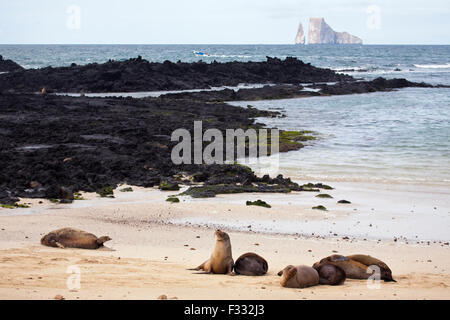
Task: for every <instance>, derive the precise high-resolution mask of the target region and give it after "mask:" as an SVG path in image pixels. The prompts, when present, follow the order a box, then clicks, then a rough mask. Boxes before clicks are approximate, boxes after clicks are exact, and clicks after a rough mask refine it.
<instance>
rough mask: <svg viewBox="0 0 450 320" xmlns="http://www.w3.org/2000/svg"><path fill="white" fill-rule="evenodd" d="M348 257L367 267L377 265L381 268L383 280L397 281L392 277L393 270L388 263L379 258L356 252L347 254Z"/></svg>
mask: <svg viewBox="0 0 450 320" xmlns="http://www.w3.org/2000/svg"><path fill="white" fill-rule="evenodd" d="M347 258H349V259H351V260H353V261H357V262H359V263H362V264H364V265H365V266H367V267H369V266H374V265H375V266H377V267H379V268H380V272H381V275H380V276H381V278H380V279H381V280H384V281H385V282H391V281H392V282H397V281H395V280H394V279H393V278H392V271H391V269H390V268H389V267H388V266H387V264H386V263H384V262H383V261H381V260H379V259H377V258H374V257H371V256H369V255H365V254H355V255H351V256H347Z"/></svg>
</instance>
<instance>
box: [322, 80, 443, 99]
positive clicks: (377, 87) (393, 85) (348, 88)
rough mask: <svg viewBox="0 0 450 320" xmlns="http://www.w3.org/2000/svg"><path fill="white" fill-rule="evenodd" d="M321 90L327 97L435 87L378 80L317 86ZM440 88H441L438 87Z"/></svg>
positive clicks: (399, 81) (400, 81) (407, 82)
mask: <svg viewBox="0 0 450 320" xmlns="http://www.w3.org/2000/svg"><path fill="white" fill-rule="evenodd" d="M315 87H316V88H320V89H321V90H320V93H321V94H325V95H343V94H353V93H369V92H377V91H390V90H393V89H401V88H407V87H420V88H432V87H433V86H432V85H430V84H427V83H423V82H421V83H418V82H411V81H408V80H406V79H389V80H388V79H385V78H381V77H380V78H376V79H374V80H372V81H351V82H348V81H345V82H339V83H336V84H333V85H327V84H322V85H316V86H315ZM438 87H439V86H438Z"/></svg>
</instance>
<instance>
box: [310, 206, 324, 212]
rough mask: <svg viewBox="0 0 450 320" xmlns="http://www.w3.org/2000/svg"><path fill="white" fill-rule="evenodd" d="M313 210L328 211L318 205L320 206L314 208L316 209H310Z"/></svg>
mask: <svg viewBox="0 0 450 320" xmlns="http://www.w3.org/2000/svg"><path fill="white" fill-rule="evenodd" d="M312 208H313V209H314V210H322V211H328V210H327V208H325V207H324V206H322V205H320V206H316V207H312Z"/></svg>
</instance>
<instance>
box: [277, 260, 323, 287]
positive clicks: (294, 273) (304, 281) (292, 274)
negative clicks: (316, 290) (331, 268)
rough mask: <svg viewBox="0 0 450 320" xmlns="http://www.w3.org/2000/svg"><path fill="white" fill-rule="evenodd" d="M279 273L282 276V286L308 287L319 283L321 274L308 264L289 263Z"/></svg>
mask: <svg viewBox="0 0 450 320" xmlns="http://www.w3.org/2000/svg"><path fill="white" fill-rule="evenodd" d="M278 275H279V276H280V277H281V280H280V284H281V286H282V287H286V288H307V287H312V286H316V285H318V284H319V274H318V273H317V271H316V270H315V269H314V268H311V267H308V266H296V267H295V266H292V265H289V266H287V267H286V268H284V269H283V270H282V271H280V272H278Z"/></svg>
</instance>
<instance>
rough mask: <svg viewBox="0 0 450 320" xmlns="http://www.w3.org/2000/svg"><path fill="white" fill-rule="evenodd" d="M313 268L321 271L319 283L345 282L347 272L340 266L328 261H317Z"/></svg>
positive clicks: (335, 283) (334, 283)
mask: <svg viewBox="0 0 450 320" xmlns="http://www.w3.org/2000/svg"><path fill="white" fill-rule="evenodd" d="M313 268H314V269H316V271H317V272H318V273H319V283H320V284H324V285H329V286H337V285H340V284H342V283H344V282H345V278H346V275H345V272H344V270H342V269H341V268H339V267H338V266H335V265H332V264H328V263H319V262H318V263H315V264H314V265H313Z"/></svg>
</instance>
